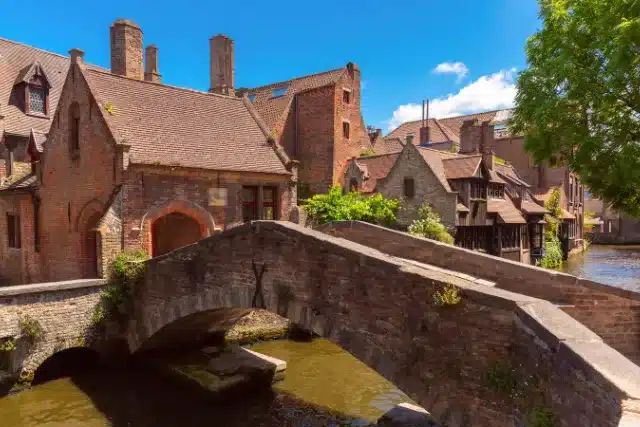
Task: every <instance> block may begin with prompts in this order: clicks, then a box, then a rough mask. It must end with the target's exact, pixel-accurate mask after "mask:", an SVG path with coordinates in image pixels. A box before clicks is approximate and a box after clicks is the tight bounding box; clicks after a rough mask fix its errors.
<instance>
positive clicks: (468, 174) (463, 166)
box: [443, 156, 482, 179]
mask: <svg viewBox="0 0 640 427" xmlns="http://www.w3.org/2000/svg"><path fill="white" fill-rule="evenodd" d="M481 161H482V156H458V157H452V158H448V159H444V160H443V164H444V172H445V175H446V176H447V179H461V178H472V177H474V176H475V173H476V171H477V170H478V167H479V166H480V162H481Z"/></svg>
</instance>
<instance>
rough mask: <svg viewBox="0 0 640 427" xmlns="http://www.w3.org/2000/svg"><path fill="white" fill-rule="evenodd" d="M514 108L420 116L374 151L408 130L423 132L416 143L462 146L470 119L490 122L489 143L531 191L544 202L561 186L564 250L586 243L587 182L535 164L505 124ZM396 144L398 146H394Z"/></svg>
mask: <svg viewBox="0 0 640 427" xmlns="http://www.w3.org/2000/svg"><path fill="white" fill-rule="evenodd" d="M510 116H511V110H497V111H489V112H485V113H478V114H471V115H466V116H458V117H451V118H443V119H430V120H428V121H427V122H423V121H422V120H417V121H413V122H407V123H403V124H402V125H400V126H399V127H398V128H396V129H394V130H393V131H392V132H391V133H390V134H389V135H387V137H384V138H379V139H378V140H376V141H375V143H374V151H375V152H376V153H378V152H389V150H394V149H397V145H395V144H394V143H393V142H392V143H390V142H389V140H391V141H404V140H405V139H406V136H407V135H408V134H414V135H420V136H421V138H419V139H415V140H414V143H415V144H416V145H422V146H427V147H432V148H436V149H447V150H452V151H456V150H461V145H460V144H461V134H462V132H463V125H464V123H465V122H467V121H469V120H475V121H477V122H480V123H483V122H487V123H489V124H491V125H492V126H493V127H494V137H493V138H492V139H491V141H490V142H488V143H489V144H490V147H488V149H489V150H490V151H492V152H493V153H494V154H495V155H496V156H497V157H499V158H501V159H504V160H506V161H508V162H509V163H510V164H511V165H512V166H513V167H514V168H515V170H517V171H518V174H519V176H520V177H521V178H522V180H523V181H524V182H527V183H529V184H530V185H531V192H532V194H533V196H534V198H535V199H536V201H537V202H538V203H544V201H546V200H547V199H548V197H549V196H550V194H551V192H552V191H553V189H555V188H559V189H560V190H561V205H562V208H563V223H562V226H561V241H562V243H563V249H564V251H565V254H566V253H568V252H570V251H571V250H574V249H579V248H582V247H583V245H584V240H583V239H584V232H583V227H584V186H583V185H582V184H581V183H580V180H579V177H578V176H577V175H576V174H574V173H572V172H570V171H569V169H568V168H567V167H550V166H548V165H544V164H536V163H535V162H534V160H533V157H532V156H531V154H529V153H528V152H527V151H525V149H524V137H523V136H518V135H510V134H509V132H508V131H507V128H506V124H507V122H508V120H509V118H510ZM394 145H395V146H394Z"/></svg>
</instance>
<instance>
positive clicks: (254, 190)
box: [242, 185, 258, 222]
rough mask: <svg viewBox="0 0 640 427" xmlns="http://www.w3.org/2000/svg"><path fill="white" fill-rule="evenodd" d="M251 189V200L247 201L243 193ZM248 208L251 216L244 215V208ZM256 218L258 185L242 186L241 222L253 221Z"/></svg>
mask: <svg viewBox="0 0 640 427" xmlns="http://www.w3.org/2000/svg"><path fill="white" fill-rule="evenodd" d="M248 191H251V192H252V193H253V200H251V201H247V200H246V199H245V194H246V193H247V192H248ZM246 208H250V209H251V211H252V214H253V215H252V217H251V218H250V217H249V216H248V215H245V209H246ZM257 219H258V187H257V186H253V185H243V186H242V222H249V221H255V220H257Z"/></svg>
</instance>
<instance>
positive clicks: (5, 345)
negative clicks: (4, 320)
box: [0, 338, 16, 352]
mask: <svg viewBox="0 0 640 427" xmlns="http://www.w3.org/2000/svg"><path fill="white" fill-rule="evenodd" d="M15 349H16V340H15V338H6V339H4V340H0V351H2V352H10V351H13V350H15Z"/></svg>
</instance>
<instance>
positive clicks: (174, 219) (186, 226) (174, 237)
mask: <svg viewBox="0 0 640 427" xmlns="http://www.w3.org/2000/svg"><path fill="white" fill-rule="evenodd" d="M203 237H205V236H204V235H203V234H202V231H201V227H200V224H199V223H198V221H196V220H195V219H193V218H191V217H190V216H188V215H185V214H183V213H180V212H172V213H170V214H167V215H165V216H162V217H160V218H158V219H156V220H155V221H154V222H153V224H152V226H151V248H152V256H154V257H156V256H160V255H164V254H166V253H169V252H171V251H173V250H174V249H178V248H181V247H183V246H187V245H190V244H191V243H195V242H197V241H198V240H200V239H202V238H203Z"/></svg>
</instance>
